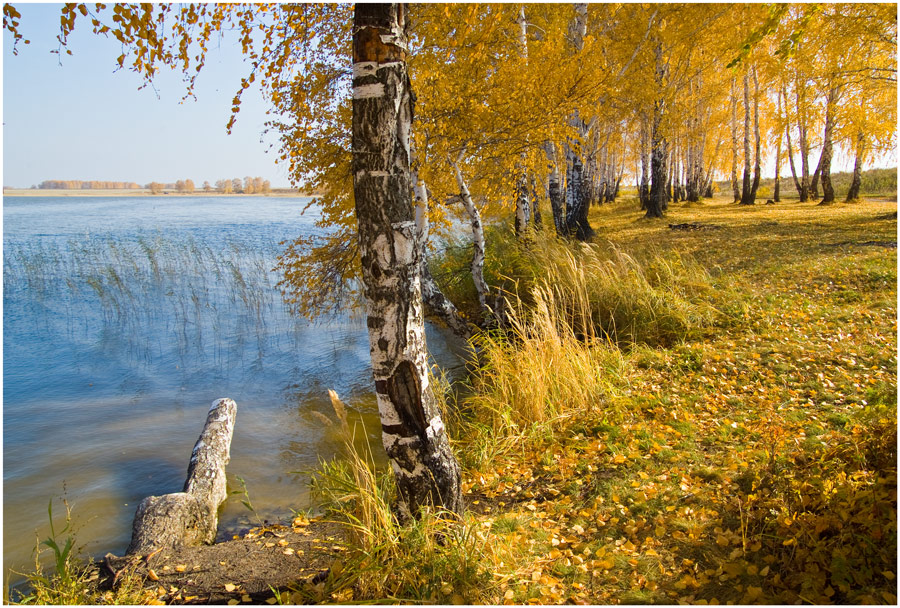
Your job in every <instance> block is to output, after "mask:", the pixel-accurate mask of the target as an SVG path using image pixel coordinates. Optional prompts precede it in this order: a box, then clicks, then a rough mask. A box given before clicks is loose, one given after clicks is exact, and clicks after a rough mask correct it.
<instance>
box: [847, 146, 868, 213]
mask: <svg viewBox="0 0 900 608" xmlns="http://www.w3.org/2000/svg"><path fill="white" fill-rule="evenodd" d="M865 151H866V136H865V134H864V133H863V132H862V130H860V131H859V132H858V133H857V134H856V161H855V162H854V163H853V181H851V182H850V190H848V191H847V199H846V202H848V203H850V202H853V201H855V200H857V199H858V198H859V187H860V185H861V184H862V168H863V162H864V159H865Z"/></svg>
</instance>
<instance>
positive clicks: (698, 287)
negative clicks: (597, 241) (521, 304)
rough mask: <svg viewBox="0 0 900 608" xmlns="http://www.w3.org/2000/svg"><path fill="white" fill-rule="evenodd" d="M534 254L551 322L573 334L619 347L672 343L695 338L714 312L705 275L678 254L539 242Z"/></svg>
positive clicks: (709, 281) (712, 319)
mask: <svg viewBox="0 0 900 608" xmlns="http://www.w3.org/2000/svg"><path fill="white" fill-rule="evenodd" d="M538 247H539V249H536V250H535V251H534V253H533V256H534V260H535V264H536V265H538V267H539V268H541V269H542V272H541V274H540V275H539V278H538V285H539V290H542V291H543V292H545V293H546V294H547V295H550V294H552V296H553V297H552V298H550V299H547V298H546V297H545V299H547V301H548V304H550V305H553V306H555V313H556V315H555V316H556V321H557V323H561V324H564V325H567V326H569V327H571V329H572V331H573V332H574V333H575V334H576V335H577V336H579V337H583V338H587V339H597V338H603V339H608V340H611V341H613V342H616V343H617V344H620V345H623V346H632V345H635V344H650V345H654V346H670V345H672V344H674V343H676V342H679V341H682V340H686V339H690V338H695V337H699V336H700V335H701V334H702V332H703V331H705V330H707V329H709V328H710V327H712V326H713V325H714V324H715V322H716V318H717V316H718V314H719V313H718V310H717V309H716V307H715V306H714V305H713V302H714V300H715V298H716V294H715V293H714V289H713V286H712V279H711V276H710V275H709V273H708V272H707V271H706V270H705V269H704V268H703V267H702V266H700V265H699V264H698V263H697V262H695V261H694V260H692V259H691V258H689V257H687V256H682V255H680V254H678V253H674V252H673V253H669V254H668V255H665V256H664V255H662V254H658V253H657V254H653V253H651V254H649V255H646V256H645V259H644V260H639V259H638V258H636V257H634V256H632V255H630V254H628V253H626V252H624V251H622V250H621V249H619V248H617V247H615V246H613V245H610V246H609V247H607V248H603V247H600V246H595V245H585V244H578V245H575V246H574V247H572V246H569V245H567V244H564V243H561V242H559V241H555V240H554V241H551V240H543V241H541V242H540V243H539V244H538Z"/></svg>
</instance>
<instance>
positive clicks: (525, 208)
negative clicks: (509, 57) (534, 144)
mask: <svg viewBox="0 0 900 608" xmlns="http://www.w3.org/2000/svg"><path fill="white" fill-rule="evenodd" d="M516 25H517V26H518V28H519V36H518V43H519V56H520V58H521V59H522V61H523V62H524V63H525V66H526V69H527V65H528V21H527V20H526V19H525V6H524V5H523V6H520V7H519V14H518V16H517V17H516ZM519 163H520V167H519V179H518V181H517V182H516V221H515V229H516V236H517V237H519V238H520V239H521V238H525V235H526V232H527V231H528V224H529V221H530V219H531V210H530V209H529V200H528V175H527V173H526V170H525V165H526V163H525V153H524V152H523V153H522V156H521V158H520V159H519Z"/></svg>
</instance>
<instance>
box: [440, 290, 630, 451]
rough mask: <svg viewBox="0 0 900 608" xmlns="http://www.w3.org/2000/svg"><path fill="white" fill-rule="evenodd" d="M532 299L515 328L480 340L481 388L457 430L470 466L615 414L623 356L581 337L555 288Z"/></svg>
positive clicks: (515, 313)
mask: <svg viewBox="0 0 900 608" xmlns="http://www.w3.org/2000/svg"><path fill="white" fill-rule="evenodd" d="M531 299H532V304H530V305H528V306H526V305H524V304H523V303H522V302H518V303H517V305H516V306H514V307H512V312H511V313H510V317H509V320H510V324H511V330H510V331H507V332H493V333H488V334H481V335H479V336H478V337H477V338H476V343H477V346H478V349H479V355H480V366H479V367H478V369H477V370H476V371H475V376H474V380H473V382H474V385H475V391H474V392H473V394H472V395H470V396H469V397H468V398H466V399H465V400H464V402H463V405H462V415H461V416H460V417H459V418H458V419H457V420H455V421H454V424H452V425H451V429H452V430H453V431H454V433H453V434H454V435H455V436H456V437H457V439H456V444H457V445H459V446H460V447H461V448H462V449H460V450H458V452H459V453H460V454H461V456H462V457H463V458H464V460H465V464H466V465H468V466H472V467H480V466H482V465H484V464H486V463H489V462H490V461H491V460H493V459H494V458H495V457H497V456H499V455H501V454H504V453H507V452H510V451H514V450H522V451H524V450H527V449H529V448H530V447H532V446H533V445H534V443H535V442H542V441H546V440H550V439H552V438H553V436H554V434H555V433H558V432H560V431H561V430H563V429H565V428H566V427H567V426H568V425H569V424H570V422H571V421H572V420H573V419H577V418H579V417H580V416H582V415H585V414H587V413H591V414H594V415H596V414H598V413H601V415H602V413H605V414H606V415H609V416H615V415H616V411H615V405H614V404H615V399H614V393H615V389H614V384H615V383H614V382H613V380H614V379H618V378H619V377H621V376H623V375H625V373H626V371H625V370H626V359H625V357H624V356H623V354H622V351H620V350H619V349H618V348H617V347H616V346H615V345H614V344H611V343H610V342H608V341H606V340H603V339H591V340H584V339H580V338H579V337H577V336H576V335H575V333H574V332H573V330H572V328H571V326H570V325H569V324H568V323H567V322H565V321H564V320H563V319H562V318H561V316H560V311H561V309H562V308H563V307H562V306H561V305H560V303H559V302H558V301H557V300H556V296H555V292H554V291H553V290H552V289H548V288H546V287H538V288H535V289H534V290H533V292H532V298H531Z"/></svg>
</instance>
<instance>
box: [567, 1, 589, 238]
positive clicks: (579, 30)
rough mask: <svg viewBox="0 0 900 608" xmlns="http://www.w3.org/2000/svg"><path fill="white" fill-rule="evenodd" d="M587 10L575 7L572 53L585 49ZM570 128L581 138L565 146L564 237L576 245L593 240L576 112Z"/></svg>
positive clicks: (581, 126) (580, 125) (584, 131)
mask: <svg viewBox="0 0 900 608" xmlns="http://www.w3.org/2000/svg"><path fill="white" fill-rule="evenodd" d="M587 16H588V7H587V4H586V3H578V4H575V19H574V20H573V21H572V23H571V24H570V27H569V33H570V35H571V39H572V43H573V46H574V47H575V52H576V53H580V52H581V50H582V49H583V48H584V37H585V35H586V34H587ZM569 120H570V124H571V125H572V126H574V127H575V128H576V129H577V130H578V132H579V135H580V136H581V141H580V142H578V145H574V146H573V145H568V146H566V161H567V167H566V234H567V235H570V236H574V237H575V238H576V239H578V240H579V241H588V240H590V239H591V238H593V236H594V229H593V228H591V225H590V224H589V223H588V217H587V216H588V210H589V200H588V197H587V190H588V189H587V188H586V187H585V182H584V177H585V175H584V173H585V166H584V159H583V157H582V153H583V147H584V146H585V145H586V142H587V131H588V130H587V128H586V126H585V124H584V120H582V119H581V117H580V116H579V115H578V113H577V112H575V114H574V115H572V116H571V117H570V119H569Z"/></svg>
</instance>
